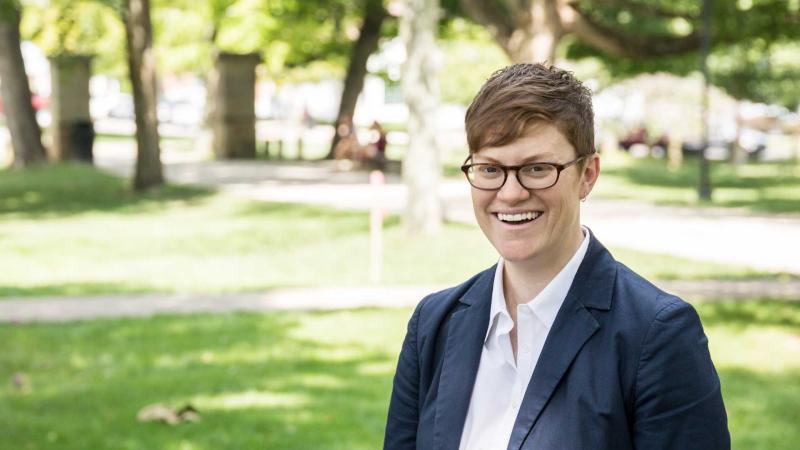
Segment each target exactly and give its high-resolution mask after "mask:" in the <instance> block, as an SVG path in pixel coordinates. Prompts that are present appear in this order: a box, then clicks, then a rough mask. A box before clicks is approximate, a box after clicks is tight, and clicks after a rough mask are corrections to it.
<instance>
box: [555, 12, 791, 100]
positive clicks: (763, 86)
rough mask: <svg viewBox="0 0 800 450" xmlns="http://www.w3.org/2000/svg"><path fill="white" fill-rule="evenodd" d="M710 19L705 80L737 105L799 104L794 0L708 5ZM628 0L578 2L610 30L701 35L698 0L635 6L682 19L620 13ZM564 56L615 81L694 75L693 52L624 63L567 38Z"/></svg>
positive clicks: (696, 63) (695, 56) (696, 65)
mask: <svg viewBox="0 0 800 450" xmlns="http://www.w3.org/2000/svg"><path fill="white" fill-rule="evenodd" d="M712 3H713V5H712V16H711V44H712V53H711V56H710V58H709V63H708V65H709V71H710V74H711V81H712V83H714V84H715V85H717V86H719V87H721V88H723V89H725V90H726V91H727V92H728V93H729V94H730V95H732V96H734V97H736V98H740V99H750V100H754V101H763V102H770V103H779V104H782V105H785V106H787V107H790V108H795V107H796V106H797V104H798V103H800V88H798V87H797V83H796V82H795V81H796V80H797V78H798V76H800V59H798V58H797V56H796V55H797V51H798V47H797V42H798V40H800V27H799V26H798V25H797V24H798V23H800V11H798V5H797V2H796V1H792V2H787V1H785V0H739V1H729V0H713V1H712ZM631 4H634V2H630V3H629V2H616V1H611V2H605V1H603V2H598V1H596V0H584V1H582V2H580V5H582V6H583V9H584V10H586V11H589V12H590V14H591V15H592V17H593V18H594V19H596V20H598V21H599V22H601V23H603V24H605V25H606V26H608V27H609V28H612V29H618V30H623V31H627V32H630V33H634V34H640V33H641V34H645V35H647V34H665V33H673V34H676V35H682V34H686V33H688V32H690V31H698V30H700V29H701V23H700V22H701V20H700V5H701V2H698V1H677V2H663V1H656V0H643V1H638V2H635V4H637V5H639V6H640V7H641V8H646V7H658V8H662V9H663V10H664V11H668V12H669V13H670V14H676V15H679V16H681V17H659V16H657V15H647V14H646V13H645V12H644V11H639V12H637V11H638V10H636V9H632V8H630V7H626V6H625V5H631ZM565 55H566V56H567V57H568V58H570V59H580V58H588V57H595V58H599V59H601V60H602V61H603V62H604V63H605V66H606V67H607V69H608V71H609V72H610V73H611V74H612V75H613V77H614V78H617V79H619V78H626V77H629V76H632V75H636V74H639V73H647V72H659V71H667V72H671V73H675V74H678V75H685V74H688V73H690V72H693V71H697V70H699V58H700V53H699V50H698V51H693V52H689V53H686V54H682V55H674V56H666V57H655V58H627V57H618V56H610V55H606V54H603V53H601V52H598V51H597V50H595V49H593V48H591V47H590V46H588V45H587V44H585V43H582V42H580V41H577V40H571V41H569V43H568V44H567V47H566V50H565Z"/></svg>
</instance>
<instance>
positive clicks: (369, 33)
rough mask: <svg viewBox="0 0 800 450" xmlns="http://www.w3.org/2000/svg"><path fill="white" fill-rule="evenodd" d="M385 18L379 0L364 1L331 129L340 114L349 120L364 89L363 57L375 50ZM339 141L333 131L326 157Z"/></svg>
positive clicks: (335, 126)
mask: <svg viewBox="0 0 800 450" xmlns="http://www.w3.org/2000/svg"><path fill="white" fill-rule="evenodd" d="M385 18H386V10H385V9H383V1H382V0H366V3H365V7H364V22H363V23H362V24H361V30H360V31H359V34H358V40H356V42H355V44H354V45H353V50H352V53H351V54H350V62H349V64H348V65H347V75H346V76H345V78H344V90H343V91H342V99H341V101H340V102H339V114H338V115H337V116H336V124H335V125H334V130H335V129H337V128H338V127H339V121H340V120H341V119H342V118H343V117H349V118H351V119H352V117H353V113H355V110H356V102H357V101H358V96H359V95H360V94H361V90H362V89H363V88H364V77H365V76H366V75H367V59H368V58H369V55H371V54H372V53H373V52H375V50H377V49H378V39H379V38H380V36H381V25H382V24H383V20H384V19H385ZM338 143H339V134H338V133H333V141H332V142H331V148H330V150H329V151H328V156H327V159H332V158H333V152H334V149H336V145H337V144H338Z"/></svg>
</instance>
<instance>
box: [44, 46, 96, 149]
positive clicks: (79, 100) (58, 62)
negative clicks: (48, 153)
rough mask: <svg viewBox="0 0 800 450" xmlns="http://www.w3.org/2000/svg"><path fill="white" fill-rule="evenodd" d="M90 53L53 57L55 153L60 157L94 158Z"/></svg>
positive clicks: (52, 98) (52, 84)
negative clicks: (90, 93)
mask: <svg viewBox="0 0 800 450" xmlns="http://www.w3.org/2000/svg"><path fill="white" fill-rule="evenodd" d="M91 60H92V58H91V56H86V55H60V56H54V57H52V58H50V83H51V93H50V110H51V113H52V118H53V120H52V124H51V125H50V126H51V127H52V128H51V132H52V138H53V145H52V148H53V150H52V151H53V157H54V159H55V160H57V161H66V160H79V161H86V162H92V160H93V152H92V146H93V143H94V127H93V125H92V117H91V115H90V114H89V78H90V77H91V76H92V70H91Z"/></svg>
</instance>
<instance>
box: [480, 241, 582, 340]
mask: <svg viewBox="0 0 800 450" xmlns="http://www.w3.org/2000/svg"><path fill="white" fill-rule="evenodd" d="M581 230H582V231H583V241H581V245H580V246H578V250H576V251H575V254H574V255H572V258H570V260H569V261H568V262H567V264H566V265H565V266H564V267H563V268H562V269H561V271H560V272H558V274H557V275H556V276H555V277H554V278H553V279H552V280H550V282H549V283H548V284H547V286H545V288H544V289H542V292H540V293H539V295H537V296H536V297H534V298H533V299H531V300H529V301H528V302H527V303H523V304H520V305H519V307H520V308H530V310H531V311H532V312H533V314H534V316H535V317H537V318H538V319H539V320H540V321H541V322H542V323H543V324H544V325H545V326H546V327H547V328H548V329H550V327H551V326H553V322H555V320H556V315H557V314H558V310H559V309H561V304H562V303H564V299H565V298H566V297H567V292H568V291H569V288H570V286H572V282H573V281H574V280H575V274H576V273H577V272H578V267H580V265H581V262H582V261H583V258H584V256H586V251H587V250H588V248H589V239H590V236H591V233H590V232H589V230H588V229H587V228H586V227H583V226H582V227H581ZM503 264H504V262H503V258H502V257H500V259H499V260H498V261H497V269H495V272H494V284H493V286H492V305H491V310H490V312H489V328H488V329H487V330H486V336H485V338H484V344H485V343H486V341H487V340H488V339H489V337H490V336H491V335H492V334H494V335H497V336H499V335H502V334H505V333H508V332H510V331H511V329H512V328H514V322H513V321H512V320H511V315H510V314H509V313H508V308H507V307H506V297H505V292H504V290H503Z"/></svg>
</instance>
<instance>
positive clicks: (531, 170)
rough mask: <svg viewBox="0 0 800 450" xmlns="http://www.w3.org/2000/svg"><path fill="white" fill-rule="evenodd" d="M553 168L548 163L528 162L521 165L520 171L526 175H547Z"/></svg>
mask: <svg viewBox="0 0 800 450" xmlns="http://www.w3.org/2000/svg"><path fill="white" fill-rule="evenodd" d="M552 170H553V166H551V165H550V164H530V165H527V166H525V167H523V168H522V169H521V170H520V172H522V174H523V175H526V176H534V177H541V176H543V175H547V174H548V173H550V172H551V171H552Z"/></svg>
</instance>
